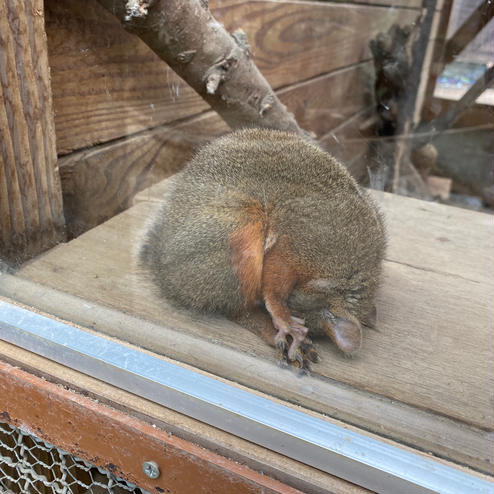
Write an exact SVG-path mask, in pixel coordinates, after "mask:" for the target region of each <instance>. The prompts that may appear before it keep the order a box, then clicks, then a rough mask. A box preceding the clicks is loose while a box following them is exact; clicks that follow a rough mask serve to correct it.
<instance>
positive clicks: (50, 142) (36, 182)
mask: <svg viewBox="0 0 494 494" xmlns="http://www.w3.org/2000/svg"><path fill="white" fill-rule="evenodd" d="M42 7H43V2H42V1H41V0H31V1H27V2H22V3H21V4H19V5H15V6H14V4H13V3H12V2H9V1H8V0H1V1H0V46H1V47H2V51H1V52H0V226H1V228H0V255H1V257H3V258H5V259H8V260H10V261H12V262H14V263H15V262H19V261H21V260H23V259H26V258H28V257H30V256H33V255H36V254H38V253H40V252H42V251H43V250H46V249H47V248H50V247H52V246H53V245H54V244H56V243H57V242H59V241H61V240H62V239H63V238H64V236H63V227H64V218H63V211H62V194H61V190H60V180H59V176H58V170H57V163H56V160H57V156H56V149H55V133H54V123H53V110H52V100H51V91H50V75H49V67H48V59H47V47H46V36H45V32H44V18H43V10H42Z"/></svg>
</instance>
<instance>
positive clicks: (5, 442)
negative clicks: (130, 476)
mask: <svg viewBox="0 0 494 494" xmlns="http://www.w3.org/2000/svg"><path fill="white" fill-rule="evenodd" d="M129 493H132V494H148V493H146V491H144V490H142V489H140V488H138V487H137V486H135V485H133V484H130V483H129V482H127V481H125V480H123V479H121V478H118V477H116V476H115V475H113V474H112V473H111V472H109V471H107V470H104V469H102V468H99V467H96V466H95V465H92V464H90V463H88V462H86V461H84V460H81V459H80V458H77V457H75V456H73V455H71V454H69V453H67V452H65V451H63V450H61V449H59V448H57V447H55V446H53V445H51V444H48V443H46V442H44V441H42V440H41V439H39V438H37V437H35V436H34V435H32V434H31V433H27V432H25V431H22V430H21V429H18V428H16V427H12V426H10V425H9V424H6V423H4V422H0V494H129Z"/></svg>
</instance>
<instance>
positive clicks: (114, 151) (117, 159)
mask: <svg viewBox="0 0 494 494" xmlns="http://www.w3.org/2000/svg"><path fill="white" fill-rule="evenodd" d="M370 70H371V64H370V63H364V64H361V65H358V66H355V67H351V68H348V69H342V70H339V71H336V72H334V73H332V74H328V75H325V76H322V77H319V78H316V79H314V80H312V81H307V82H303V83H300V84H296V85H294V86H291V87H289V88H286V89H283V90H280V91H279V92H278V95H279V97H280V99H281V101H282V102H283V103H284V104H285V105H287V107H288V109H289V110H290V111H292V112H293V113H294V114H295V116H296V118H297V120H298V122H299V123H300V124H301V125H302V126H303V127H305V128H307V129H309V130H312V131H313V132H314V133H316V135H317V136H321V135H323V134H326V133H327V132H329V131H330V130H331V129H334V128H336V127H338V126H340V125H341V124H342V123H344V122H345V121H347V120H348V119H349V118H350V117H352V116H353V115H354V114H355V113H357V112H361V111H362V109H363V108H368V107H369V102H368V96H366V93H365V92H364V91H362V90H361V88H363V87H364V86H365V82H366V81H368V79H369V71H370ZM328 102H332V103H331V104H330V105H329V104H328ZM228 130H229V127H228V126H227V125H226V124H225V123H224V122H223V120H221V118H220V117H219V116H218V115H217V114H216V113H214V112H212V111H210V112H207V113H205V114H201V115H199V116H197V117H193V118H191V119H188V120H187V121H184V122H182V123H179V124H176V125H170V126H160V127H157V128H155V129H152V130H150V131H146V132H143V133H140V134H137V135H134V136H129V137H128V138H125V139H120V140H118V141H117V142H113V143H109V144H103V145H101V146H96V147H94V148H92V149H90V150H86V151H81V152H76V153H72V154H70V155H68V156H66V157H63V158H61V159H60V173H61V177H62V185H63V197H64V208H65V216H66V221H67V228H68V232H69V236H70V237H74V236H77V235H79V234H81V233H83V232H85V231H86V230H88V229H89V228H93V227H95V226H97V225H99V224H100V223H102V222H103V221H106V220H107V219H109V218H111V217H112V216H114V215H115V214H117V213H119V212H121V211H123V210H124V209H126V208H127V207H129V206H130V205H131V204H132V198H133V196H134V195H135V194H136V193H137V192H139V191H140V190H142V189H144V188H146V187H148V186H150V185H151V184H153V183H155V182H157V181H159V180H161V179H163V178H165V177H167V176H169V175H171V174H172V173H174V172H176V171H177V170H179V169H180V168H182V167H183V165H184V164H185V163H186V161H187V160H188V159H189V158H190V157H191V155H192V153H193V152H194V150H195V149H196V148H197V147H198V146H199V145H201V144H203V143H204V142H206V141H207V140H209V139H211V138H212V137H214V136H217V135H220V134H223V133H225V132H228ZM352 156H353V155H352Z"/></svg>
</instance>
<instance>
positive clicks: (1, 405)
mask: <svg viewBox="0 0 494 494" xmlns="http://www.w3.org/2000/svg"><path fill="white" fill-rule="evenodd" d="M0 390H1V391H2V393H1V394H0V396H1V398H0V410H1V412H0V414H1V417H2V419H3V420H6V421H7V423H9V424H11V425H13V426H15V427H21V428H24V430H27V431H36V432H35V435H36V436H38V437H39V438H40V439H42V440H44V441H46V442H48V443H50V444H53V445H55V446H56V447H57V448H60V449H62V450H63V451H67V452H69V453H71V454H73V455H76V456H77V457H78V458H81V459H84V460H86V461H88V462H90V463H92V464H94V465H96V466H99V467H101V468H104V469H109V470H110V471H111V473H112V474H114V475H116V476H118V477H121V478H124V479H126V480H128V481H129V482H131V483H133V484H135V485H138V486H139V487H141V488H143V489H145V490H147V491H150V492H155V493H159V492H166V490H168V492H180V493H183V494H195V493H197V492H200V491H201V490H202V486H203V485H204V479H205V478H207V479H208V481H209V482H211V483H212V485H214V491H215V492H216V493H218V494H228V493H231V492H232V490H234V491H235V492H238V493H239V494H254V493H259V494H275V493H278V494H302V492H301V491H299V490H297V489H294V488H292V487H290V486H289V485H286V484H282V483H281V482H279V481H277V480H274V479H271V478H269V477H267V476H265V475H263V474H262V473H259V472H255V471H253V470H251V469H249V468H246V467H245V466H242V465H238V464H237V463H235V462H233V461H231V460H229V459H227V458H223V457H221V456H219V455H218V454H216V453H213V452H211V451H208V450H205V449H204V448H200V447H198V446H197V445H195V444H192V443H189V442H188V441H184V440H183V439H180V438H177V437H174V436H172V435H171V434H169V433H168V432H166V431H163V430H160V429H159V428H157V427H153V426H152V425H151V424H148V423H146V422H144V421H142V420H139V419H136V418H134V417H129V416H128V415H126V414H124V413H122V412H120V411H118V410H114V409H112V408H110V407H108V406H105V405H102V404H100V403H98V402H96V401H94V400H92V399H90V398H88V397H86V396H83V395H82V394H78V393H74V392H73V391H69V390H67V389H64V388H62V387H61V386H58V385H57V384H53V383H49V382H47V381H45V380H43V379H41V378H39V377H36V376H34V375H32V374H29V373H27V372H25V371H23V370H20V369H17V368H15V367H13V366H11V365H9V364H6V363H4V362H1V361H0ZM102 437H103V438H105V439H106V440H104V441H102V440H101V438H102ZM143 461H155V462H156V463H157V464H158V467H159V470H160V475H159V477H158V478H156V479H150V478H149V477H148V476H147V475H146V474H145V473H144V472H143V469H142V463H143Z"/></svg>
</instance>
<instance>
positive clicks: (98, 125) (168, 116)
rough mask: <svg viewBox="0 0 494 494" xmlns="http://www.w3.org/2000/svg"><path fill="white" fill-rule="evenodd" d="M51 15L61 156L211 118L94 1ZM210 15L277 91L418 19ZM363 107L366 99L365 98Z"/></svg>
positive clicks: (364, 13) (250, 5) (236, 9)
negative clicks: (242, 38) (234, 35)
mask: <svg viewBox="0 0 494 494" xmlns="http://www.w3.org/2000/svg"><path fill="white" fill-rule="evenodd" d="M45 9H46V18H47V22H46V31H47V35H48V48H49V55H50V65H51V76H52V87H53V99H54V106H55V111H56V113H55V124H56V130H57V150H58V153H59V154H67V153H69V152H71V151H74V150H76V149H80V148H83V147H86V146H92V145H94V144H97V143H101V142H106V141H108V140H112V139H116V138H119V137H122V136H125V135H129V134H133V133H135V132H138V131H141V130H145V129H149V128H153V127H156V126H159V125H163V124H166V123H170V122H173V121H175V120H177V119H181V118H184V117H187V116H192V115H194V114H196V113H198V112H200V111H203V110H205V109H207V108H208V105H206V104H205V103H204V102H203V101H202V99H200V98H199V97H198V96H197V95H196V94H195V93H194V92H193V91H192V90H191V89H190V88H188V86H187V85H186V84H185V83H184V82H183V81H181V80H180V79H179V78H178V77H177V76H175V75H174V73H173V72H172V71H171V70H170V69H169V68H168V67H167V65H166V64H165V63H164V62H162V61H161V60H159V59H158V58H157V56H156V55H154V54H153V53H152V52H151V51H150V50H149V49H148V48H147V47H146V46H145V45H144V44H143V43H142V42H141V41H140V40H139V39H137V38H136V37H134V36H132V35H130V34H129V33H127V32H126V31H124V29H123V28H122V27H121V25H120V24H119V23H118V21H117V20H116V19H114V18H113V17H112V16H111V15H110V14H109V13H108V12H106V11H105V10H104V9H102V8H101V7H100V6H99V5H98V4H97V3H96V1H95V0H83V1H80V2H70V1H69V0H62V1H60V0H56V1H55V0H47V1H46V2H45ZM211 9H212V11H213V13H214V14H215V15H216V16H217V18H218V20H219V21H220V22H222V23H224V24H225V27H226V28H227V29H228V30H230V31H233V30H235V29H237V28H242V29H243V30H244V31H245V32H246V34H247V36H248V39H249V42H250V45H251V48H252V52H253V56H254V60H255V62H256V63H257V64H258V66H259V68H260V69H261V71H262V72H263V74H264V75H265V76H266V77H267V79H268V81H269V82H270V84H271V85H272V86H273V87H274V88H281V87H285V86H288V85H290V84H295V83H298V82H300V81H304V80H307V79H310V78H311V77H315V76H319V75H322V74H325V73H328V72H331V71H334V70H337V69H340V68H344V67H348V66H349V65H352V64H356V63H358V62H361V61H363V60H368V59H369V58H370V53H369V49H368V46H367V45H368V42H369V40H370V39H371V38H373V37H374V36H375V35H376V34H377V33H378V32H380V31H386V30H387V29H388V28H389V27H390V26H391V25H392V24H393V23H395V22H399V23H400V24H406V23H411V22H413V21H414V20H415V19H416V17H417V15H418V13H417V11H416V10H410V9H393V8H389V7H373V6H363V5H356V4H338V3H336V4H335V3H316V2H295V1H291V2H274V1H273V2H270V1H258V2H257V1H256V2H244V1H241V0H228V1H226V0H224V1H221V2H220V1H217V2H216V1H212V2H211ZM354 97H355V98H356V99H357V100H358V98H360V94H359V91H356V92H355V94H354ZM352 99H353V98H350V99H349V100H347V102H348V103H350V104H351V100H352ZM320 104H321V106H323V107H324V106H327V105H329V104H330V99H329V98H327V97H326V98H322V99H321V102H320Z"/></svg>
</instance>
